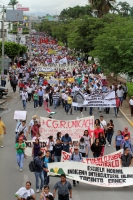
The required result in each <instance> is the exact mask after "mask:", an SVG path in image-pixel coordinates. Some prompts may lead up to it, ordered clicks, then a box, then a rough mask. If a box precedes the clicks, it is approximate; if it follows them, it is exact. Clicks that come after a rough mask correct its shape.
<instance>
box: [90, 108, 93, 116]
mask: <svg viewBox="0 0 133 200" xmlns="http://www.w3.org/2000/svg"><path fill="white" fill-rule="evenodd" d="M92 109H93V108H92V107H90V115H92Z"/></svg>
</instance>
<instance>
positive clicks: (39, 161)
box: [32, 151, 44, 193]
mask: <svg viewBox="0 0 133 200" xmlns="http://www.w3.org/2000/svg"><path fill="white" fill-rule="evenodd" d="M43 154H44V153H43V152H42V151H39V152H38V156H37V157H36V158H35V159H34V161H32V163H33V162H34V168H35V169H34V174H35V179H36V192H37V193H39V192H40V190H42V188H43V186H44V175H43V168H44V163H43V162H44V161H43ZM39 178H40V179H41V184H40V187H39Z"/></svg>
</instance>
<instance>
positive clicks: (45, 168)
mask: <svg viewBox="0 0 133 200" xmlns="http://www.w3.org/2000/svg"><path fill="white" fill-rule="evenodd" d="M52 161H53V160H52V158H51V156H50V152H49V151H46V154H45V156H44V157H43V175H44V185H48V184H49V181H50V178H49V175H48V172H49V170H48V163H51V162H52Z"/></svg>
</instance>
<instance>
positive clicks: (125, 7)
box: [117, 1, 131, 16]
mask: <svg viewBox="0 0 133 200" xmlns="http://www.w3.org/2000/svg"><path fill="white" fill-rule="evenodd" d="M117 7H119V10H118V11H119V14H121V15H122V16H128V14H129V12H130V10H131V7H130V5H129V4H128V3H127V2H126V1H124V2H122V1H119V2H118V4H117Z"/></svg>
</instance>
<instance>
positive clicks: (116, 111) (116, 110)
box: [114, 107, 119, 117]
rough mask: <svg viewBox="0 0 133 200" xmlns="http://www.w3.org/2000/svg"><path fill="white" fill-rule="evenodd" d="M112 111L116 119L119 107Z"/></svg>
mask: <svg viewBox="0 0 133 200" xmlns="http://www.w3.org/2000/svg"><path fill="white" fill-rule="evenodd" d="M114 111H115V116H116V117H117V115H118V112H119V107H114Z"/></svg>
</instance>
